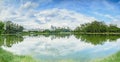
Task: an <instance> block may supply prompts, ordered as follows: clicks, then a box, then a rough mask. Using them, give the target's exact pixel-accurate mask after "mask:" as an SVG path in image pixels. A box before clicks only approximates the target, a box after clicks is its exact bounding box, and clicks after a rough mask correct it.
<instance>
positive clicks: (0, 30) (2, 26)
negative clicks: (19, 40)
mask: <svg viewBox="0 0 120 62" xmlns="http://www.w3.org/2000/svg"><path fill="white" fill-rule="evenodd" d="M3 32H4V23H3V22H0V34H1V33H3Z"/></svg>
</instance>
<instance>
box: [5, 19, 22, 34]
mask: <svg viewBox="0 0 120 62" xmlns="http://www.w3.org/2000/svg"><path fill="white" fill-rule="evenodd" d="M5 25H6V27H5V34H16V33H19V32H22V31H23V27H22V26H20V25H18V24H14V23H12V22H11V21H7V22H6V23H5Z"/></svg>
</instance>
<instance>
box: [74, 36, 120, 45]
mask: <svg viewBox="0 0 120 62" xmlns="http://www.w3.org/2000/svg"><path fill="white" fill-rule="evenodd" d="M75 37H76V38H77V39H81V40H82V41H85V42H87V43H92V44H94V45H97V44H104V42H106V41H108V40H109V42H114V41H116V40H117V39H119V38H120V35H75Z"/></svg>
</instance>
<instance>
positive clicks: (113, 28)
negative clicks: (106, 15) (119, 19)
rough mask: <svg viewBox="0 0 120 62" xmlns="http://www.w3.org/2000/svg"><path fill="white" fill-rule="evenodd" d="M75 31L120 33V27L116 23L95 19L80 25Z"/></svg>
mask: <svg viewBox="0 0 120 62" xmlns="http://www.w3.org/2000/svg"><path fill="white" fill-rule="evenodd" d="M74 32H78V33H106V32H107V33H120V28H119V27H117V25H114V24H109V25H107V24H105V23H104V22H99V21H93V22H92V23H85V24H81V25H80V26H78V27H77V28H76V29H75V30H74Z"/></svg>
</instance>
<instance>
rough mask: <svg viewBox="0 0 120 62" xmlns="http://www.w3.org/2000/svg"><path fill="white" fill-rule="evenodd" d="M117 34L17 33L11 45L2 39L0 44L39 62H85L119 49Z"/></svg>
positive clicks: (119, 40) (119, 42)
mask: <svg viewBox="0 0 120 62" xmlns="http://www.w3.org/2000/svg"><path fill="white" fill-rule="evenodd" d="M119 37H120V36H119V35H37V36H36V35H34V36H23V37H22V38H21V40H20V39H19V38H20V37H17V38H18V39H19V40H18V39H17V38H16V36H15V37H13V39H14V40H11V41H9V42H8V43H11V45H10V46H11V47H8V46H7V47H6V46H5V45H4V41H3V43H1V44H3V45H2V48H3V49H5V50H7V51H10V52H13V53H15V54H18V55H31V56H32V57H33V58H35V59H40V60H42V62H55V61H56V62H57V61H59V60H63V61H64V60H70V61H74V62H80V61H81V62H87V61H89V60H92V59H95V58H100V57H106V56H109V55H111V54H114V53H116V52H117V51H119V50H120V45H119V44H120V39H119ZM3 38H4V39H2V40H5V37H3ZM15 38H16V40H15ZM23 38H24V39H23ZM2 40H1V41H2ZM15 41H16V42H15ZM19 41H20V42H19ZM21 41H22V42H21ZM6 42H7V41H6ZM14 42H15V43H14Z"/></svg>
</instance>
